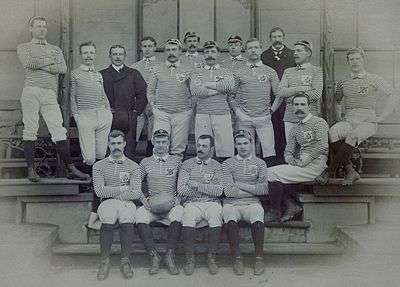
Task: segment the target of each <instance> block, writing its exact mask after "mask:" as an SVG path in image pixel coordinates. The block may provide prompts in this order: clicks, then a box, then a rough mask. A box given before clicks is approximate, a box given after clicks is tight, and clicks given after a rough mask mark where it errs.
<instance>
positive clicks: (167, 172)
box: [164, 168, 175, 177]
mask: <svg viewBox="0 0 400 287" xmlns="http://www.w3.org/2000/svg"><path fill="white" fill-rule="evenodd" d="M164 174H165V175H166V176H167V177H173V176H174V175H175V168H166V169H165V173H164Z"/></svg>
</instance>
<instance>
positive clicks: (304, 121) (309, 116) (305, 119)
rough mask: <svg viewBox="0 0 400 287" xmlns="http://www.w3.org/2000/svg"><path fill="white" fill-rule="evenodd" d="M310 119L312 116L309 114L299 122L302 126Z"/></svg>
mask: <svg viewBox="0 0 400 287" xmlns="http://www.w3.org/2000/svg"><path fill="white" fill-rule="evenodd" d="M311 118H312V114H311V113H309V114H308V115H307V116H306V117H305V118H304V119H302V120H301V122H302V123H303V124H305V123H306V122H308V121H309V120H310V119H311Z"/></svg>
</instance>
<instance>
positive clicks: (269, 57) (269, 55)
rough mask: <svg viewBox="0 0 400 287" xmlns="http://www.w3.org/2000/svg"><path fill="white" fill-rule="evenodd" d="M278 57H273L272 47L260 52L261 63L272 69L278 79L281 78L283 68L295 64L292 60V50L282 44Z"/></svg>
mask: <svg viewBox="0 0 400 287" xmlns="http://www.w3.org/2000/svg"><path fill="white" fill-rule="evenodd" d="M278 58H280V60H278V59H277V58H275V54H274V52H273V50H272V47H269V48H268V49H267V50H265V51H264V52H263V53H262V54H261V61H262V62H263V64H264V65H267V66H270V67H271V68H272V69H274V70H275V72H276V73H277V74H278V77H279V80H281V79H282V76H283V71H285V69H287V68H290V67H295V66H296V63H295V61H294V51H293V50H292V49H289V48H288V47H286V46H284V48H283V50H282V52H281V53H280V54H279V55H278Z"/></svg>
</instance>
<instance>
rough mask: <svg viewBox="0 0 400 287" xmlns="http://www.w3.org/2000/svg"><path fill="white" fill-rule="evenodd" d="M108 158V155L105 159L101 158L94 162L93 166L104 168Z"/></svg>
mask: <svg viewBox="0 0 400 287" xmlns="http://www.w3.org/2000/svg"><path fill="white" fill-rule="evenodd" d="M108 160H109V159H108V158H107V157H106V158H103V159H101V160H99V161H96V162H95V163H94V164H93V168H97V169H99V168H102V167H103V166H104V165H105V164H106V163H107V161H108Z"/></svg>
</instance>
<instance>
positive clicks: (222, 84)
mask: <svg viewBox="0 0 400 287" xmlns="http://www.w3.org/2000/svg"><path fill="white" fill-rule="evenodd" d="M208 81H210V82H216V85H217V86H216V87H217V90H218V94H215V95H209V91H210V90H209V89H207V88H206V87H205V86H204V83H205V82H208ZM234 86H235V82H234V79H233V75H232V73H230V72H229V71H228V70H227V69H225V68H222V67H221V66H220V65H218V64H217V65H215V66H212V67H211V66H208V65H205V66H204V67H203V68H199V69H196V70H195V73H194V75H193V77H192V79H191V81H190V91H191V92H192V95H193V96H195V97H197V98H198V100H197V109H196V112H197V113H198V114H210V115H224V114H229V113H230V108H229V105H228V102H227V93H229V92H230V91H232V90H233V88H234Z"/></svg>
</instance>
